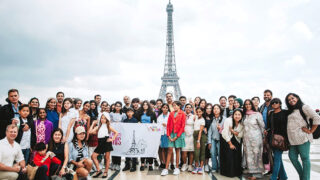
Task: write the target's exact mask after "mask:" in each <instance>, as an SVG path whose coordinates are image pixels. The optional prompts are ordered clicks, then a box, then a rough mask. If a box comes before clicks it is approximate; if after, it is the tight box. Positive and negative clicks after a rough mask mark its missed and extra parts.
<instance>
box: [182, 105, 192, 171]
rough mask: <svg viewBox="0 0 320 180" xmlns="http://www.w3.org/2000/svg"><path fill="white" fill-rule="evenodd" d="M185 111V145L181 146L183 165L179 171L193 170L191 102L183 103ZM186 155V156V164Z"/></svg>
mask: <svg viewBox="0 0 320 180" xmlns="http://www.w3.org/2000/svg"><path fill="white" fill-rule="evenodd" d="M184 110H185V112H186V125H185V127H184V131H185V139H184V141H185V144H186V146H185V147H183V148H182V153H181V154H182V161H183V165H182V168H181V171H186V170H188V171H189V172H191V171H193V167H192V163H193V155H194V139H193V133H194V115H193V114H192V110H193V107H192V105H191V104H186V105H185V109H184ZM187 157H188V164H189V165H187Z"/></svg>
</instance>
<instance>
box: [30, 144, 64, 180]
mask: <svg viewBox="0 0 320 180" xmlns="http://www.w3.org/2000/svg"><path fill="white" fill-rule="evenodd" d="M35 150H36V151H37V152H36V155H35V156H34V158H33V162H34V164H35V165H36V166H38V167H39V168H38V169H37V172H36V174H35V177H34V179H35V180H37V179H39V180H40V179H41V180H47V179H49V170H50V165H51V163H55V164H59V165H60V164H61V161H60V160H59V159H58V158H56V157H54V156H55V154H54V153H53V152H50V151H48V152H47V147H46V145H45V144H44V143H43V142H40V143H38V144H36V146H35Z"/></svg>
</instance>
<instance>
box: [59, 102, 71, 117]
mask: <svg viewBox="0 0 320 180" xmlns="http://www.w3.org/2000/svg"><path fill="white" fill-rule="evenodd" d="M67 101H69V102H70V104H71V106H70V108H72V107H73V101H72V99H71V98H65V99H64V100H63V102H62V108H61V113H62V115H65V113H66V112H67V110H66V108H64V104H65V103H66V102H67ZM70 108H69V109H70Z"/></svg>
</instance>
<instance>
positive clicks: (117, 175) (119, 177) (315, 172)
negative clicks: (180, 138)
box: [95, 143, 320, 180]
mask: <svg viewBox="0 0 320 180" xmlns="http://www.w3.org/2000/svg"><path fill="white" fill-rule="evenodd" d="M310 158H311V180H319V179H320V145H318V143H317V144H314V145H312V147H311V157H310ZM283 159H284V165H285V169H286V172H287V175H288V179H289V180H299V177H298V174H297V173H296V171H295V169H294V168H293V166H292V164H291V162H290V160H289V158H288V154H287V153H285V154H283ZM122 166H124V162H122ZM160 173H161V171H160V170H158V169H155V170H154V171H148V170H145V171H143V172H140V171H139V170H138V171H137V172H134V173H130V172H122V171H120V172H115V171H111V170H109V177H108V179H110V180H111V179H114V180H127V179H130V180H178V179H183V180H216V179H217V180H236V179H239V178H227V177H224V176H221V175H219V174H218V173H214V174H211V173H209V174H207V173H206V174H203V175H193V174H191V173H188V172H182V173H181V174H180V175H179V176H174V175H172V172H170V171H169V175H168V176H165V177H162V176H160ZM269 178H270V177H269V176H266V177H264V178H263V180H267V179H269ZM95 179H97V180H98V179H101V178H95ZM243 179H244V178H243Z"/></svg>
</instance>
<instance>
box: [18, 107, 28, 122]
mask: <svg viewBox="0 0 320 180" xmlns="http://www.w3.org/2000/svg"><path fill="white" fill-rule="evenodd" d="M29 113H30V111H29V107H24V108H22V109H21V110H20V111H19V114H20V116H21V118H24V119H25V118H27V117H28V116H29Z"/></svg>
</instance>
